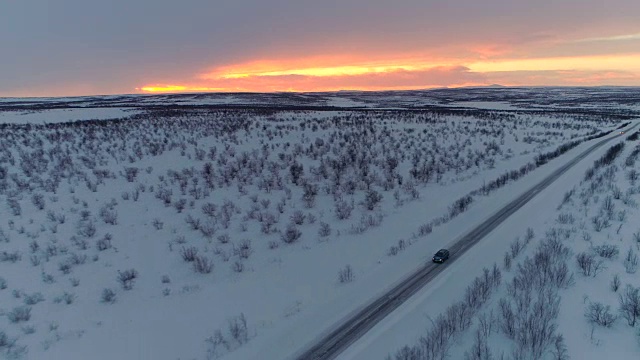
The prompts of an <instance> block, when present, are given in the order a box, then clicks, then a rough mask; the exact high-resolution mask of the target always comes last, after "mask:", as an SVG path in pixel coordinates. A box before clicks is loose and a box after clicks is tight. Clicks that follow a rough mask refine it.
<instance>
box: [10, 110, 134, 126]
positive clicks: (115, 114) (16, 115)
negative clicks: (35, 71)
mask: <svg viewBox="0 0 640 360" xmlns="http://www.w3.org/2000/svg"><path fill="white" fill-rule="evenodd" d="M134 113H136V110H131V109H121V108H88V109H84V108H65V109H47V110H26V111H25V110H15V111H0V124H33V125H36V124H51V123H63V122H70V121H78V120H104V119H119V118H123V117H128V116H130V115H132V114H134Z"/></svg>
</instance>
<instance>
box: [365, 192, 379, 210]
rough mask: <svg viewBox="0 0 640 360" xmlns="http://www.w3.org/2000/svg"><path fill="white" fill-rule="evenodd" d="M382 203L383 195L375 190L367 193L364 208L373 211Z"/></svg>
mask: <svg viewBox="0 0 640 360" xmlns="http://www.w3.org/2000/svg"><path fill="white" fill-rule="evenodd" d="M381 201H382V195H380V193H379V192H377V191H375V190H369V191H367V194H366V196H365V199H364V206H365V208H366V209H367V210H370V211H371V210H373V209H375V208H376V206H378V204H379V203H380V202H381Z"/></svg>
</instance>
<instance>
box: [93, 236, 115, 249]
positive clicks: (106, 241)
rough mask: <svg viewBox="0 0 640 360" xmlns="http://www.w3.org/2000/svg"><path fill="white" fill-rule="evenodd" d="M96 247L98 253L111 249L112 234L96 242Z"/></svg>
mask: <svg viewBox="0 0 640 360" xmlns="http://www.w3.org/2000/svg"><path fill="white" fill-rule="evenodd" d="M96 247H97V248H98V251H104V250H108V249H111V234H109V233H107V234H105V235H104V236H103V237H102V239H100V240H98V241H97V242H96Z"/></svg>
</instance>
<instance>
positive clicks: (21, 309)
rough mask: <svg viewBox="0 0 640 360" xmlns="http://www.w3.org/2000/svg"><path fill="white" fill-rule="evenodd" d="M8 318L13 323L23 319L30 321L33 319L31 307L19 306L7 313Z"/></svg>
mask: <svg viewBox="0 0 640 360" xmlns="http://www.w3.org/2000/svg"><path fill="white" fill-rule="evenodd" d="M7 318H8V319H9V321H11V322H12V323H19V322H22V321H29V319H31V307H30V306H18V307H15V308H13V310H12V311H11V312H10V313H8V314H7Z"/></svg>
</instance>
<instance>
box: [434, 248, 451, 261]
mask: <svg viewBox="0 0 640 360" xmlns="http://www.w3.org/2000/svg"><path fill="white" fill-rule="evenodd" d="M447 259H449V250H447V249H440V250H438V252H437V253H435V255H433V259H431V260H433V262H435V263H441V264H442V263H443V262H445V261H446V260H447Z"/></svg>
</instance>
